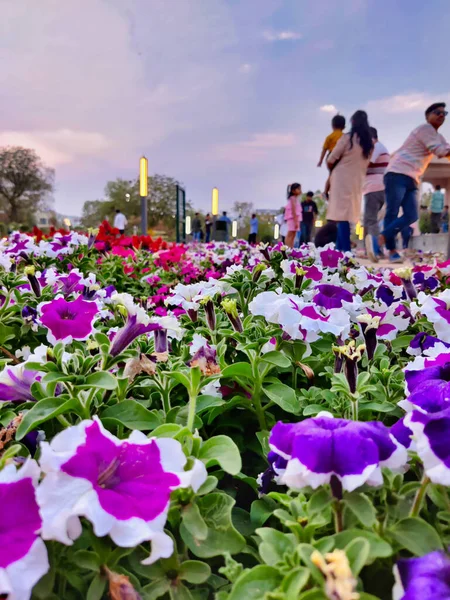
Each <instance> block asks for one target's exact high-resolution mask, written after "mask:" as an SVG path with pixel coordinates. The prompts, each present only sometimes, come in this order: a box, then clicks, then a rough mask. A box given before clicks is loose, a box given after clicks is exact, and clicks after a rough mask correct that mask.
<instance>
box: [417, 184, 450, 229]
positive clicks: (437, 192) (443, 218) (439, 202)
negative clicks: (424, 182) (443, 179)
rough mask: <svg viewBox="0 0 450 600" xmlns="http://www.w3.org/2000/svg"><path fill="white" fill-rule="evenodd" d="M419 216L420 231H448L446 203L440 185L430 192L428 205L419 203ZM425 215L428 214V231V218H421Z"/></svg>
mask: <svg viewBox="0 0 450 600" xmlns="http://www.w3.org/2000/svg"><path fill="white" fill-rule="evenodd" d="M420 216H421V219H420V220H419V227H420V232H421V233H441V232H442V233H448V204H445V195H444V193H443V192H442V190H441V186H440V185H437V186H436V187H435V188H434V192H433V193H432V194H431V202H430V206H429V207H428V206H427V205H426V204H425V205H423V204H422V205H421V207H420ZM425 216H429V231H428V223H427V220H428V219H423V218H422V217H425Z"/></svg>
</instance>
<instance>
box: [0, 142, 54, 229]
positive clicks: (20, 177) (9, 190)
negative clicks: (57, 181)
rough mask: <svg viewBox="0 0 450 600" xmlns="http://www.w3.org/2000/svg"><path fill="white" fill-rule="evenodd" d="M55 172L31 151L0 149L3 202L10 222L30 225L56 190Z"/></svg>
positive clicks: (1, 194) (0, 178) (0, 180)
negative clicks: (36, 213)
mask: <svg viewBox="0 0 450 600" xmlns="http://www.w3.org/2000/svg"><path fill="white" fill-rule="evenodd" d="M53 178H54V172H53V170H52V169H49V168H48V167H46V166H45V165H44V163H43V162H42V161H41V159H40V158H39V156H38V155H37V154H36V152H35V151H34V150H31V149H30V148H21V147H20V146H12V147H6V148H0V202H1V204H2V206H3V208H4V209H5V210H6V211H7V212H8V215H9V220H10V222H14V223H18V222H19V221H20V220H21V219H23V220H26V221H29V220H30V215H32V214H33V213H34V212H35V211H36V209H37V208H38V207H39V205H40V204H41V203H42V202H43V201H44V199H45V197H46V196H47V195H48V194H49V193H50V192H52V190H53Z"/></svg>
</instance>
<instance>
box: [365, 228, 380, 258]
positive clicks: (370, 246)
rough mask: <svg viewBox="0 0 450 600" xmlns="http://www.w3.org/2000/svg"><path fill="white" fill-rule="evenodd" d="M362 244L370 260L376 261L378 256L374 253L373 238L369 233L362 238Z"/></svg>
mask: <svg viewBox="0 0 450 600" xmlns="http://www.w3.org/2000/svg"><path fill="white" fill-rule="evenodd" d="M364 245H365V246H366V252H367V256H368V257H369V258H370V260H371V261H372V262H374V263H377V262H378V256H377V255H376V254H375V250H374V247H373V238H372V236H371V235H370V234H369V233H368V234H367V235H366V237H365V238H364Z"/></svg>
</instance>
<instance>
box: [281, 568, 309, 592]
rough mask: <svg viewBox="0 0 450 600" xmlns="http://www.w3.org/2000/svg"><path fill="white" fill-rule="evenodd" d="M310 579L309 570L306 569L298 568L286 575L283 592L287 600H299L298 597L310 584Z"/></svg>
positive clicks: (282, 587)
mask: <svg viewBox="0 0 450 600" xmlns="http://www.w3.org/2000/svg"><path fill="white" fill-rule="evenodd" d="M309 577H310V572H309V569H306V568H305V567H297V568H296V569H294V570H293V571H291V572H290V573H289V574H288V575H286V577H285V578H284V579H283V584H282V586H281V589H282V591H283V592H284V593H285V599H286V600H297V599H298V595H299V594H300V592H301V591H302V589H303V588H304V587H305V585H306V584H307V583H308V579H309Z"/></svg>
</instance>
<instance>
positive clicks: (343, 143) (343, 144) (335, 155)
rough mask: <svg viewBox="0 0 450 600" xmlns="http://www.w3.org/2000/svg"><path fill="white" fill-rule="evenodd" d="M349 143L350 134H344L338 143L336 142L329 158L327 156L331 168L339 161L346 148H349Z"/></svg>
mask: <svg viewBox="0 0 450 600" xmlns="http://www.w3.org/2000/svg"><path fill="white" fill-rule="evenodd" d="M347 143H348V135H347V134H344V135H343V136H342V137H341V138H340V139H339V141H338V143H337V144H336V146H335V147H334V150H333V152H331V154H329V156H328V158H327V165H328V167H329V168H330V169H332V168H333V165H334V164H335V163H337V161H338V160H339V159H340V158H341V157H342V155H343V154H344V152H345V149H346V148H347Z"/></svg>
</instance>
